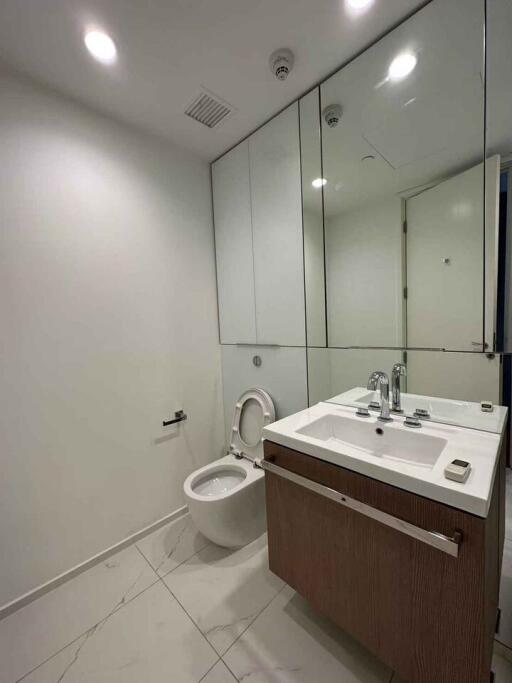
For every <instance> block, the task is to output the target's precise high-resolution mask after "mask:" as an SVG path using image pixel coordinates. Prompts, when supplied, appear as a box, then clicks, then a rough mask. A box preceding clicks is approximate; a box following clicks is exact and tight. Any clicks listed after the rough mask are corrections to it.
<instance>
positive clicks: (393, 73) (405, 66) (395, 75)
mask: <svg viewBox="0 0 512 683" xmlns="http://www.w3.org/2000/svg"><path fill="white" fill-rule="evenodd" d="M417 63H418V59H417V57H416V55H413V54H412V53H411V52H402V53H401V54H399V55H398V56H396V57H395V58H394V60H393V61H392V62H391V64H390V65H389V70H388V78H389V80H390V81H401V80H402V78H405V77H406V76H408V75H409V74H410V73H411V72H412V71H414V69H415V67H416V64H417Z"/></svg>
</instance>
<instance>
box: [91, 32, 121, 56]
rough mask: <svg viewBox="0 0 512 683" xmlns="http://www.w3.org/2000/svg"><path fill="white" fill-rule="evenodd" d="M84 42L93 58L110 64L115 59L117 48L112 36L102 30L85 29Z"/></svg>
mask: <svg viewBox="0 0 512 683" xmlns="http://www.w3.org/2000/svg"><path fill="white" fill-rule="evenodd" d="M84 43H85V46H86V48H87V49H88V50H89V52H90V53H91V55H92V56H93V57H94V59H97V60H98V61H99V62H102V63H103V64H112V63H113V62H115V61H116V57H117V50H116V46H115V43H114V41H113V40H112V38H111V37H110V36H109V35H107V34H106V33H103V32H102V31H87V33H86V34H85V36H84Z"/></svg>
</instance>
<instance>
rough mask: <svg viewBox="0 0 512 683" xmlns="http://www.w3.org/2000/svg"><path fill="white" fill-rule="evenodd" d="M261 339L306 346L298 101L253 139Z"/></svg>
mask: <svg viewBox="0 0 512 683" xmlns="http://www.w3.org/2000/svg"><path fill="white" fill-rule="evenodd" d="M249 163H250V176H251V198H252V227H253V245H254V276H255V291H256V327H257V340H258V343H268V344H281V345H282V346H304V345H305V343H306V340H305V310H304V309H305V305H304V258H303V244H302V201H301V177H300V146H299V120H298V105H297V103H295V104H293V105H292V106H291V107H288V108H287V109H285V111H283V112H282V113H281V114H279V116H276V117H275V118H274V119H272V120H271V121H269V123H267V124H266V125H265V126H263V128H260V129H259V130H258V131H256V133H254V135H252V136H251V137H250V138H249Z"/></svg>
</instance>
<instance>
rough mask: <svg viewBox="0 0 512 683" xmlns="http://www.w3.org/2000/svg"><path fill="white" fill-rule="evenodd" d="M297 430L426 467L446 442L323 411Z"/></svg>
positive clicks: (427, 435) (322, 439) (390, 458)
mask: <svg viewBox="0 0 512 683" xmlns="http://www.w3.org/2000/svg"><path fill="white" fill-rule="evenodd" d="M297 432H298V433H299V434H302V435H304V436H309V437H313V438H314V439H318V440H320V441H324V442H326V443H332V442H338V443H339V444H340V445H341V444H347V445H349V446H351V447H352V448H357V449H360V450H362V451H365V452H366V453H368V454H370V455H373V456H375V457H378V458H384V459H387V460H395V461H399V462H406V463H409V464H411V465H420V466H422V467H428V468H432V467H433V466H434V465H435V464H436V462H437V460H438V458H439V456H440V455H441V453H442V452H443V450H444V448H445V446H446V444H447V440H446V439H443V438H440V437H437V436H431V435H429V434H422V433H420V432H417V431H412V430H411V431H406V430H400V431H399V430H397V429H388V428H386V423H381V424H375V422H371V423H370V422H365V421H363V419H361V420H360V421H356V420H354V418H349V417H344V416H342V415H333V414H329V415H324V416H322V417H320V418H318V419H317V420H314V421H313V422H311V423H310V424H308V425H306V426H304V427H301V428H299V429H297Z"/></svg>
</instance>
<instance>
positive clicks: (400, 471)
mask: <svg viewBox="0 0 512 683" xmlns="http://www.w3.org/2000/svg"><path fill="white" fill-rule="evenodd" d="M328 414H332V415H341V416H344V417H351V418H353V419H354V420H361V419H364V420H365V421H366V423H369V424H372V423H373V424H375V427H376V428H377V427H382V428H383V429H384V430H390V429H392V430H404V429H405V430H407V431H410V432H413V431H416V432H417V433H419V432H420V431H421V434H424V435H430V436H434V437H438V438H442V439H446V441H447V444H446V446H445V447H444V450H443V451H442V453H441V455H440V456H439V458H438V459H437V462H436V463H435V464H434V466H433V467H428V466H425V465H423V464H419V465H418V464H411V463H408V462H403V461H396V460H391V459H384V458H381V457H379V456H378V455H373V454H372V453H371V452H369V451H366V450H364V449H361V448H359V447H356V446H353V445H352V444H350V443H346V442H343V441H341V440H339V439H338V440H336V441H332V440H329V441H325V440H323V439H319V438H314V437H312V436H309V435H308V436H306V435H304V434H300V433H299V432H297V430H298V429H302V428H304V427H306V426H307V425H309V424H311V423H312V422H313V421H315V420H317V419H319V418H321V417H323V416H325V415H328ZM422 425H423V426H422V427H421V430H411V429H410V428H408V427H405V426H404V425H403V418H402V417H396V418H394V421H393V422H391V423H383V422H380V421H379V420H378V419H377V416H376V415H375V416H373V415H372V416H371V417H370V418H357V417H355V410H354V408H351V407H348V406H340V405H336V404H333V403H328V402H323V403H318V404H317V405H315V406H312V407H311V408H307V409H306V410H302V411H301V412H299V413H295V414H294V415H290V416H289V417H285V418H284V419H282V420H279V421H278V422H274V423H273V424H271V425H269V426H267V427H265V428H264V429H263V436H264V438H265V439H268V440H269V441H273V442H274V443H278V444H281V445H282V446H287V447H288V448H291V449H293V450H296V451H300V452H302V453H305V454H306V455H310V456H312V457H314V458H319V459H320V460H324V461H326V462H330V463H333V464H334V465H339V466H341V467H345V468H347V469H349V470H352V471H354V472H358V473H360V474H363V475H366V476H368V477H372V478H373V479H377V480H379V481H382V482H384V483H386V484H391V485H392V486H397V487H399V488H401V489H404V490H406V491H410V492H411V493H416V494H419V495H421V496H424V497H426V498H430V499H431V500H436V501H439V502H440V503H445V504H446V505H450V506H452V507H455V508H458V509H460V510H465V511H466V512H470V513H472V514H474V515H477V516H479V517H486V516H487V513H488V511H489V505H490V497H491V494H492V488H493V484H494V477H495V474H496V469H497V463H498V456H499V452H500V445H501V439H502V434H501V433H500V434H496V433H492V432H486V431H481V430H478V429H470V428H465V427H459V426H452V425H444V424H440V423H434V422H423V423H422ZM455 459H460V460H467V461H468V462H470V463H471V467H472V470H471V473H470V475H469V478H468V479H467V481H466V482H465V483H464V484H460V483H458V482H455V481H451V480H449V479H446V477H445V476H444V469H445V467H446V465H447V464H448V463H450V462H451V461H452V460H455Z"/></svg>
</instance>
